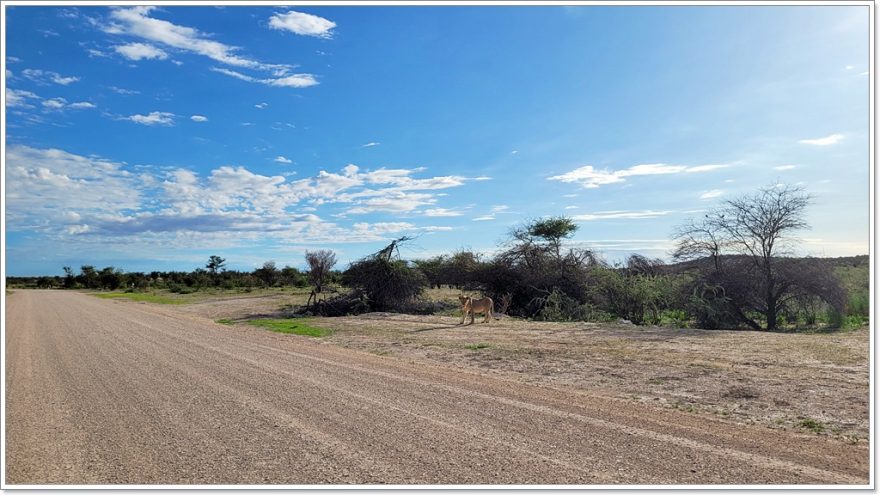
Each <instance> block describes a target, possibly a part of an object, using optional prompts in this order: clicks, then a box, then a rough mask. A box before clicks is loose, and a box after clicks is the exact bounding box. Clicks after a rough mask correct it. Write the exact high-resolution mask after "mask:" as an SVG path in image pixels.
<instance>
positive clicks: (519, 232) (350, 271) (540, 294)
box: [9, 185, 869, 330]
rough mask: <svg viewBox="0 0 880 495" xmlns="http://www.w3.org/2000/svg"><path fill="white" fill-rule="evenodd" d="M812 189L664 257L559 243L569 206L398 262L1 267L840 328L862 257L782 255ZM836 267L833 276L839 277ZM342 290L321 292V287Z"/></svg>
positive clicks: (518, 310) (725, 222)
mask: <svg viewBox="0 0 880 495" xmlns="http://www.w3.org/2000/svg"><path fill="white" fill-rule="evenodd" d="M810 201H811V198H810V196H809V195H807V194H806V193H805V192H804V190H803V189H802V188H799V187H790V186H784V185H773V186H769V187H765V188H762V189H760V190H759V191H758V192H756V193H755V194H751V195H746V196H743V197H740V198H735V199H731V200H728V201H725V202H723V203H722V204H721V205H720V206H719V207H718V208H716V209H714V210H712V211H710V212H708V213H706V214H704V215H703V217H701V218H698V219H692V220H689V221H687V222H686V223H685V224H683V225H681V226H680V227H678V228H677V229H676V231H675V232H674V233H673V238H674V239H675V251H674V253H673V259H674V261H675V263H674V264H666V263H664V262H663V261H662V260H660V259H651V258H647V257H645V256H641V255H637V254H636V255H632V256H630V257H629V258H627V259H626V260H625V261H624V262H622V263H617V264H613V265H612V264H609V263H607V262H605V261H604V260H603V259H602V257H601V256H600V255H599V253H596V252H594V251H591V250H589V249H582V248H574V247H566V241H567V240H568V239H570V238H571V237H572V236H573V235H574V234H575V232H576V231H577V230H578V226H577V225H576V224H575V223H574V222H573V221H572V220H571V219H569V218H566V217H562V216H560V217H550V218H540V219H534V220H529V221H526V222H525V223H524V224H522V225H520V226H518V227H516V228H514V229H512V230H511V231H510V232H509V235H508V237H507V239H506V241H504V242H503V244H502V245H501V246H500V248H501V249H500V251H499V252H498V254H496V255H495V256H494V257H491V258H487V257H483V256H481V255H480V254H478V253H475V252H473V251H470V250H465V249H462V250H459V251H456V252H454V253H451V254H448V255H440V256H435V257H432V258H428V259H420V260H412V261H407V260H404V259H402V258H401V257H400V252H399V247H400V246H401V245H403V244H405V243H406V242H407V241H409V240H411V238H409V237H402V238H399V239H395V240H394V241H392V242H391V244H389V245H388V246H386V247H385V248H384V249H382V250H380V251H378V252H376V253H374V254H372V255H369V256H366V257H364V258H363V259H361V260H358V261H356V262H354V263H352V264H351V265H350V266H349V267H348V268H347V269H345V270H344V271H338V270H333V267H334V266H335V264H336V256H335V254H334V253H333V252H332V251H328V250H320V251H314V252H311V251H310V252H307V253H306V256H305V259H306V265H307V268H306V269H305V270H304V271H300V270H298V269H296V268H292V267H290V266H285V267H284V268H281V269H278V268H277V267H276V265H275V263H274V262H271V261H268V262H266V263H264V264H263V265H262V266H261V267H260V268H257V269H255V270H253V271H252V272H242V271H234V270H226V268H225V261H226V260H225V259H223V258H221V257H219V256H211V257H210V258H209V260H208V262H207V264H206V265H205V267H204V268H198V269H196V270H193V271H192V272H150V273H148V274H147V273H137V272H135V273H124V272H122V271H120V270H117V269H115V268H114V267H105V268H103V269H101V270H96V269H95V267H93V266H88V265H84V266H82V267H80V271H79V273H74V271H73V270H72V269H71V268H70V267H64V276H63V277H31V278H15V277H10V279H9V281H10V283H11V284H15V283H23V284H30V285H31V286H37V287H56V288H86V289H105V290H118V289H126V290H148V289H167V290H171V291H174V292H182V293H185V292H192V291H196V290H200V289H205V288H211V287H216V288H223V289H234V288H253V287H289V286H294V287H303V288H305V287H311V288H312V294H311V297H310V298H309V303H308V304H307V305H306V306H305V307H303V308H301V311H303V312H305V311H309V312H311V313H317V314H323V315H329V316H334V315H345V314H354V313H361V312H367V311H400V312H420V313H431V312H434V311H437V310H443V309H450V308H444V307H441V306H438V305H437V304H436V302H432V301H426V300H423V299H422V297H421V296H422V295H423V293H424V290H425V289H427V288H429V287H443V286H446V287H452V288H456V289H459V290H461V291H469V292H476V291H479V292H482V293H484V294H485V295H488V296H490V297H492V298H493V300H494V301H495V302H496V308H495V309H496V312H498V313H504V314H507V315H510V316H517V317H524V318H532V319H538V320H554V321H572V320H578V321H618V320H627V321H629V322H631V323H633V324H637V325H643V324H654V325H658V324H669V325H679V326H683V325H693V326H696V327H698V328H706V329H715V328H731V329H733V328H746V329H766V330H777V329H780V328H803V327H816V326H829V327H839V326H842V325H845V324H848V323H853V322H855V323H861V322H864V321H865V320H866V318H867V316H868V311H869V302H868V272H867V263H868V260H867V256H864V257H856V258H850V259H848V260H849V261H848V262H845V263H841V262H838V263H833V262H832V260H827V259H816V258H792V257H788V256H785V254H788V253H786V245H787V242H789V241H791V240H792V239H793V237H792V235H793V234H794V233H795V232H796V231H798V230H801V229H804V228H807V223H806V221H805V219H804V214H805V210H806V208H807V206H808V205H809V204H810ZM841 275H842V277H841ZM327 285H333V286H335V287H343V288H344V290H340V291H334V293H333V297H331V298H329V299H327V296H326V294H325V292H326V291H325V286H327Z"/></svg>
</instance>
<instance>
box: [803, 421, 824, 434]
mask: <svg viewBox="0 0 880 495" xmlns="http://www.w3.org/2000/svg"><path fill="white" fill-rule="evenodd" d="M797 426H800V427H801V428H806V429H808V430H810V431H813V432H815V433H816V434H817V435H818V434H819V433H822V432H823V431H825V425H824V424H822V423H821V422H819V421H816V420H815V419H813V418H806V419H802V420H801V421H800V422H798V424H797Z"/></svg>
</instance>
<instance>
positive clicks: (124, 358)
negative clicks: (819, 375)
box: [5, 290, 869, 486]
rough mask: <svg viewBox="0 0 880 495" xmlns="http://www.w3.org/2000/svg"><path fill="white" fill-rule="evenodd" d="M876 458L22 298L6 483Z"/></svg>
mask: <svg viewBox="0 0 880 495" xmlns="http://www.w3.org/2000/svg"><path fill="white" fill-rule="evenodd" d="M868 462H869V459H868V448H867V446H866V445H865V444H864V443H862V444H858V445H852V444H848V443H846V442H842V441H839V440H835V439H831V438H828V437H820V436H812V435H804V434H796V433H792V432H782V431H776V430H769V429H767V428H763V427H752V426H744V425H738V424H733V423H729V422H725V421H723V420H721V419H715V418H711V417H704V416H700V415H695V414H688V413H685V412H680V411H674V410H669V409H661V408H652V407H650V406H645V405H642V404H633V403H629V402H626V401H623V400H616V399H612V398H607V397H595V396H591V395H590V394H587V393H584V392H579V391H575V390H568V389H564V388H550V387H544V386H535V385H529V384H526V383H522V382H519V381H516V380H513V379H506V378H501V377H491V376H487V375H481V374H478V373H475V372H473V371H464V370H461V369H458V368H456V367H454V366H444V365H441V364H436V363H425V362H421V361H417V360H408V359H399V358H395V357H388V356H376V355H372V354H369V353H365V352H360V351H355V350H351V349H344V348H339V347H336V346H333V345H328V344H324V343H322V341H321V340H318V339H309V338H307V337H299V336H291V335H281V334H275V333H272V332H268V331H264V330H260V329H256V328H244V327H229V326H224V325H219V324H216V323H214V322H212V321H211V320H209V319H205V318H203V317H200V316H198V315H193V314H191V313H186V312H183V311H181V310H180V309H178V308H174V307H170V306H156V305H150V304H138V303H133V302H129V301H110V300H101V299H98V298H95V297H92V296H89V295H86V294H79V293H74V292H62V291H25V290H22V291H15V293H13V294H11V295H10V296H8V297H7V308H6V480H5V482H6V484H7V486H8V485H10V484H11V485H31V484H39V485H43V484H350V483H356V484H370V485H373V484H411V483H416V484H474V485H479V484H603V485H611V484H715V483H723V484H780V483H781V484H847V485H866V484H867V483H868Z"/></svg>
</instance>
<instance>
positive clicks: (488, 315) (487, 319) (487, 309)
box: [483, 303, 492, 323]
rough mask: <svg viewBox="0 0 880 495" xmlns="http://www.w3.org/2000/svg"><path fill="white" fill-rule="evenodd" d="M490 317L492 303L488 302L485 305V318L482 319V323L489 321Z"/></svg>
mask: <svg viewBox="0 0 880 495" xmlns="http://www.w3.org/2000/svg"><path fill="white" fill-rule="evenodd" d="M491 318H492V303H489V306H488V307H486V319H485V320H483V323H489V320H490V319H491Z"/></svg>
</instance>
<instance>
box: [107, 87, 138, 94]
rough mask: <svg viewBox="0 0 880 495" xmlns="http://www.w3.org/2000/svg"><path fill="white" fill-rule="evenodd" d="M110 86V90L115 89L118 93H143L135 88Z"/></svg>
mask: <svg viewBox="0 0 880 495" xmlns="http://www.w3.org/2000/svg"><path fill="white" fill-rule="evenodd" d="M108 88H109V89H110V91H113V92H114V93H117V94H120V95H139V94H141V92H140V91H135V90H133V89H125V88H117V87H116V86H108Z"/></svg>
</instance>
